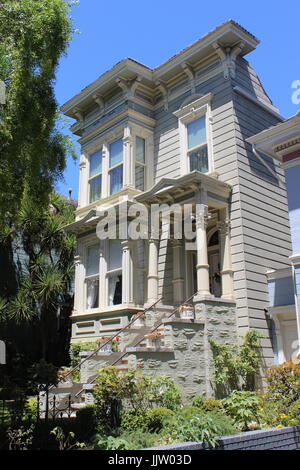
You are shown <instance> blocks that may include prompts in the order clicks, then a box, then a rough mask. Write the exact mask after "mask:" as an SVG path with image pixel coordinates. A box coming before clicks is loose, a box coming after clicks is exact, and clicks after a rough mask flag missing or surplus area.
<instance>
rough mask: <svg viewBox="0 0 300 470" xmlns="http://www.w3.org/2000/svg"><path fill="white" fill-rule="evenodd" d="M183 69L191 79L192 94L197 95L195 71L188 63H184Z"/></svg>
mask: <svg viewBox="0 0 300 470" xmlns="http://www.w3.org/2000/svg"><path fill="white" fill-rule="evenodd" d="M181 67H182V69H183V71H184V72H185V74H186V75H187V76H188V78H189V81H190V85H191V93H192V95H193V94H195V93H196V83H195V71H194V69H193V67H192V66H191V65H190V64H188V63H187V62H183V64H181Z"/></svg>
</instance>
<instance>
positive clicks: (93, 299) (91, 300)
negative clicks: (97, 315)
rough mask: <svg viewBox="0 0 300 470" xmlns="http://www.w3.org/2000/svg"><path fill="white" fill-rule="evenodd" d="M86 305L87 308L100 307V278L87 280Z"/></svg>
mask: <svg viewBox="0 0 300 470" xmlns="http://www.w3.org/2000/svg"><path fill="white" fill-rule="evenodd" d="M86 284H87V286H86V290H87V294H86V306H87V308H97V307H99V279H88V280H87V283H86Z"/></svg>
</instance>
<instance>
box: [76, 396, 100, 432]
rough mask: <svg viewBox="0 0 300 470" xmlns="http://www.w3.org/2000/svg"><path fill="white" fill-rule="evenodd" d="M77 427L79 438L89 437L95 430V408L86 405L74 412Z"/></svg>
mask: <svg viewBox="0 0 300 470" xmlns="http://www.w3.org/2000/svg"><path fill="white" fill-rule="evenodd" d="M76 418H77V427H78V433H79V435H80V438H81V439H82V438H83V439H84V440H86V439H89V438H90V437H91V436H92V435H93V434H94V433H95V430H96V408H95V405H88V406H85V407H84V408H81V409H80V410H78V411H77V412H76Z"/></svg>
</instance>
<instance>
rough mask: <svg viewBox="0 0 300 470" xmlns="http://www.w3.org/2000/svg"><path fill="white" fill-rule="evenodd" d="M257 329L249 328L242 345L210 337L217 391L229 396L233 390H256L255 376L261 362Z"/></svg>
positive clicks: (259, 336) (220, 394)
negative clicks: (219, 342)
mask: <svg viewBox="0 0 300 470" xmlns="http://www.w3.org/2000/svg"><path fill="white" fill-rule="evenodd" d="M261 337H262V336H261V335H260V334H259V333H258V332H257V331H256V330H249V331H247V333H246V334H245V336H244V339H243V343H242V344H241V345H233V346H228V345H226V344H218V343H216V342H215V341H214V340H213V339H210V341H209V342H210V345H211V347H212V350H213V356H214V369H215V370H214V376H213V379H214V382H215V385H216V393H217V395H219V396H223V397H224V396H227V395H228V394H229V393H230V392H232V391H233V390H248V391H254V390H255V377H256V374H257V373H258V371H259V364H260V349H259V347H260V338H261Z"/></svg>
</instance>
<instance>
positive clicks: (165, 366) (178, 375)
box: [128, 300, 237, 400]
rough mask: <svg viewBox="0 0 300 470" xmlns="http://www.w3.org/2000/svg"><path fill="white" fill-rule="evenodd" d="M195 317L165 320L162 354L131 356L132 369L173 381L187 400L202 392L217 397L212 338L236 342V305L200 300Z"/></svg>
mask: <svg viewBox="0 0 300 470" xmlns="http://www.w3.org/2000/svg"><path fill="white" fill-rule="evenodd" d="M195 316H196V318H195V321H191V320H182V319H174V320H167V321H165V322H164V331H165V340H164V347H163V348H161V349H160V350H159V351H155V350H149V351H147V350H146V349H143V348H140V349H139V350H138V351H137V352H132V353H131V354H130V355H129V356H128V366H129V367H132V368H141V370H142V371H143V372H145V373H148V374H151V375H153V376H159V375H165V376H167V377H170V378H171V379H172V380H174V381H175V382H176V383H177V384H178V385H180V386H181V388H182V390H183V397H184V399H185V400H188V399H190V398H191V397H193V396H195V395H197V394H199V393H204V394H205V395H206V396H207V397H211V396H214V391H213V387H212V383H211V379H212V375H213V357H212V352H211V347H210V345H209V338H214V339H215V340H216V341H217V342H219V343H226V344H233V343H236V341H237V327H236V313H235V304H234V303H232V302H224V303H221V302H220V301H213V300H212V301H199V302H196V303H195Z"/></svg>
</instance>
